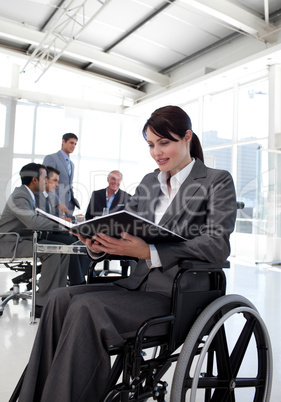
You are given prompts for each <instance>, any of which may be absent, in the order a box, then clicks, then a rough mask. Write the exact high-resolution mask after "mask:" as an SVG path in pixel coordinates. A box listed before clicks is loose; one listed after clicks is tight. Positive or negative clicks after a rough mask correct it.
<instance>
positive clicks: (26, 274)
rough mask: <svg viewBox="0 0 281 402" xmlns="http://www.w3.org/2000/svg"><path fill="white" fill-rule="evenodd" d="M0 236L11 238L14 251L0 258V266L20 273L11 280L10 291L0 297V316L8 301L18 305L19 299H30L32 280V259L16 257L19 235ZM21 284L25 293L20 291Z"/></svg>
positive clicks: (0, 234)
mask: <svg viewBox="0 0 281 402" xmlns="http://www.w3.org/2000/svg"><path fill="white" fill-rule="evenodd" d="M2 235H10V236H11V238H12V239H13V241H14V249H13V254H12V256H10V257H7V258H4V257H0V264H4V265H5V266H6V267H7V268H9V269H11V270H12V271H15V272H21V274H20V275H18V276H16V277H15V278H13V279H12V282H13V284H12V287H11V289H10V290H9V291H7V292H5V293H3V294H1V295H0V297H1V299H2V302H1V303H0V316H1V315H2V314H3V312H4V308H5V306H6V304H7V303H8V302H9V301H10V300H13V303H14V304H18V303H19V300H20V299H22V300H27V299H31V298H32V292H31V288H32V285H31V279H32V262H33V258H32V257H30V256H29V257H28V256H27V257H26V258H23V257H20V258H18V257H16V254H17V247H18V243H19V240H20V234H19V233H16V232H10V233H0V237H1V236H2ZM34 271H35V272H37V271H36V270H34ZM22 283H24V284H26V290H25V291H20V284H22Z"/></svg>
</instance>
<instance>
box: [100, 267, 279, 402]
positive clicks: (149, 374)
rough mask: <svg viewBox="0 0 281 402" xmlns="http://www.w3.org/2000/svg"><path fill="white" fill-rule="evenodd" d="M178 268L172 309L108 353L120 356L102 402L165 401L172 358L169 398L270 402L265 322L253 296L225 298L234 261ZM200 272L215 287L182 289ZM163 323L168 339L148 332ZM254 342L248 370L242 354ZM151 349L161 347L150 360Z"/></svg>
mask: <svg viewBox="0 0 281 402" xmlns="http://www.w3.org/2000/svg"><path fill="white" fill-rule="evenodd" d="M179 266H180V268H181V269H180V271H179V274H178V276H177V278H176V280H175V283H174V290H173V297H172V310H171V314H170V315H168V316H164V317H155V318H152V319H150V320H148V321H146V322H145V323H143V325H142V326H141V327H140V328H139V330H138V332H137V334H136V337H135V339H133V340H129V341H128V342H127V343H126V345H125V346H124V347H123V348H111V349H110V350H109V353H110V355H111V356H113V355H116V360H115V362H114V364H113V366H112V372H111V378H110V380H109V383H108V390H107V392H106V394H105V395H104V396H103V399H102V401H103V402H111V401H114V402H116V401H122V402H128V401H146V400H148V399H149V398H152V399H153V400H157V401H159V402H164V401H165V397H166V394H167V388H168V384H167V382H166V381H165V380H164V379H163V376H164V375H165V373H166V372H167V371H168V369H169V368H170V367H171V365H172V364H173V363H176V367H175V370H174V375H173V380H172V387H171V394H170V401H171V402H182V401H190V402H195V401H205V402H207V401H213V402H224V401H226V402H233V401H240V402H247V401H250V400H252V401H255V402H261V401H269V400H270V392H271V384H272V350H271V343H270V338H269V335H268V332H267V329H266V326H265V324H264V322H263V320H262V319H261V317H260V315H259V313H258V312H257V310H256V308H255V306H254V305H253V304H252V303H251V302H250V301H249V300H247V299H246V298H244V297H242V296H239V295H225V288H226V278H225V274H224V272H223V269H224V268H229V262H228V261H226V262H225V263H223V264H210V263H205V262H201V261H187V260H185V261H182V262H181V263H180V264H179ZM202 274H203V275H208V276H209V277H210V290H208V291H203V292H202V291H198V290H196V289H195V290H194V289H190V290H189V291H187V292H185V291H183V292H182V291H181V290H180V286H179V285H180V282H181V281H184V280H185V279H186V275H196V276H198V275H202ZM198 279H199V278H197V280H198ZM198 282H199V281H198ZM186 306H188V319H187V320H186V322H184V324H183V323H182V321H183V320H182V319H179V318H180V317H183V316H185V317H186V315H185V311H186ZM236 316H243V320H244V322H243V323H242V326H241V327H240V328H239V330H241V332H240V333H238V335H237V340H235V343H234V345H233V347H232V348H231V350H230V349H229V345H228V340H227V333H226V325H228V320H231V319H232V318H233V317H236ZM239 320H240V317H239ZM161 323H169V333H168V335H167V336H162V337H149V336H146V333H147V330H148V329H149V328H150V327H151V326H153V325H158V324H161ZM232 325H233V324H232ZM253 343H254V344H255V346H256V351H257V359H256V360H257V369H256V370H251V373H250V374H246V375H245V374H244V372H243V369H244V368H243V359H244V358H245V357H247V353H248V348H249V346H250V345H251V347H252V344H253ZM148 348H160V351H159V352H158V353H157V351H156V349H154V352H153V354H152V357H151V358H148V359H145V352H144V350H145V349H148ZM179 349H180V350H179ZM241 368H242V374H241V373H240V370H241ZM120 376H121V377H120ZM120 378H122V379H121V381H120V380H119V381H120V382H118V379H120ZM245 390H246V398H250V399H245V393H244V391H245ZM248 391H249V392H248Z"/></svg>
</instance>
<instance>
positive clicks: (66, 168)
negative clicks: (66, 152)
mask: <svg viewBox="0 0 281 402" xmlns="http://www.w3.org/2000/svg"><path fill="white" fill-rule="evenodd" d="M58 156H59V159H60V161H61V163H62V165H63V167H64V169H65V172H66V174H67V176H69V174H68V167H67V163H66V160H65V159H64V157H63V155H62V153H61V151H58ZM71 170H72V169H71Z"/></svg>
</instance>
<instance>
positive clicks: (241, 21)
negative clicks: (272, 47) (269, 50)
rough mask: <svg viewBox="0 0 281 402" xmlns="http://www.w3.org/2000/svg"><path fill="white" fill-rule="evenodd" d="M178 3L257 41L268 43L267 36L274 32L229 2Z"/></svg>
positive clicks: (197, 0)
mask: <svg viewBox="0 0 281 402" xmlns="http://www.w3.org/2000/svg"><path fill="white" fill-rule="evenodd" d="M180 3H184V4H187V5H188V6H191V7H192V8H194V9H196V10H198V11H201V12H203V13H204V14H207V15H211V16H212V17H215V18H217V19H219V20H221V21H223V22H225V23H227V24H229V25H231V26H233V27H234V28H235V29H237V30H239V31H243V32H245V33H247V34H248V35H251V36H254V37H256V38H257V39H262V40H263V39H264V40H265V41H270V38H269V36H268V35H269V34H270V33H271V32H273V31H274V30H275V27H274V26H273V25H271V24H269V23H268V22H266V21H264V20H263V19H261V18H259V17H257V16H256V15H254V14H252V13H251V12H250V11H248V10H247V9H245V8H242V7H240V6H238V5H237V4H234V3H233V2H232V1H230V0H212V1H210V0H180V1H179V4H180Z"/></svg>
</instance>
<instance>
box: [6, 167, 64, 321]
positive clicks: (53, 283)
mask: <svg viewBox="0 0 281 402" xmlns="http://www.w3.org/2000/svg"><path fill="white" fill-rule="evenodd" d="M20 177H21V182H22V185H21V186H19V187H16V188H15V190H14V191H13V193H12V194H11V195H10V197H9V198H8V200H7V202H6V205H5V207H4V210H3V213H2V216H1V219H0V232H18V233H22V235H21V236H20V241H19V244H18V248H17V254H16V257H31V256H32V252H33V237H32V233H33V231H35V230H36V231H53V230H59V227H58V226H57V225H55V224H54V223H53V222H52V221H50V220H49V219H47V218H45V217H43V216H40V215H37V213H36V212H35V207H36V204H35V197H34V194H35V193H36V192H38V191H44V188H45V179H46V169H45V166H43V165H41V164H38V163H29V164H27V165H25V166H23V167H22V169H21V171H20ZM43 235H44V232H43ZM39 243H45V244H49V243H52V244H53V243H54V242H53V241H52V242H50V241H49V240H43V239H41V240H39ZM58 244H60V243H58ZM13 248H14V241H13V240H12V237H11V236H9V235H3V236H1V241H0V255H1V256H3V257H8V256H10V255H12V252H13ZM38 258H39V259H40V260H41V262H42V267H41V277H40V279H39V290H38V292H37V295H36V311H35V313H36V316H40V310H41V309H42V306H43V305H44V303H45V301H46V299H47V295H48V293H49V292H50V291H51V290H53V289H55V288H58V287H64V286H66V282H67V273H68V265H69V255H66V254H62V255H60V254H40V255H38ZM40 307H41V308H40Z"/></svg>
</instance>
